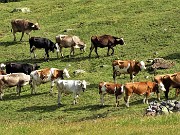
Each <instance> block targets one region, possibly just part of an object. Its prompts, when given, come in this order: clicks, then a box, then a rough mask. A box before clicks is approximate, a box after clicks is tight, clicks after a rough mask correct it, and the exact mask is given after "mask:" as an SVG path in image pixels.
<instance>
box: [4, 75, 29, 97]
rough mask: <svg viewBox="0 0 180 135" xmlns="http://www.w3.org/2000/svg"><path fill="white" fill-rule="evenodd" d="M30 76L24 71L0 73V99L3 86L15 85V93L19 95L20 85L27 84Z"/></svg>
mask: <svg viewBox="0 0 180 135" xmlns="http://www.w3.org/2000/svg"><path fill="white" fill-rule="evenodd" d="M29 81H30V76H29V75H26V74H24V73H12V74H7V75H0V99H2V97H3V95H4V92H3V88H6V87H15V86H16V90H17V94H18V95H19V96H20V93H21V87H23V86H24V85H27V84H29Z"/></svg>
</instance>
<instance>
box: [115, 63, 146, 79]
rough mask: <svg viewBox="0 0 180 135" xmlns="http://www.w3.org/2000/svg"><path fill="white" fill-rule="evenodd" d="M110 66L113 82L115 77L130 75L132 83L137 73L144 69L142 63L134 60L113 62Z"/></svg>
mask: <svg viewBox="0 0 180 135" xmlns="http://www.w3.org/2000/svg"><path fill="white" fill-rule="evenodd" d="M112 66H113V78H114V82H116V76H118V75H119V76H120V75H121V74H130V79H131V81H134V79H133V78H134V77H135V76H136V75H137V74H138V73H139V71H141V70H143V69H146V67H145V63H144V62H143V61H140V62H139V61H135V60H125V61H123V60H114V61H113V62H112Z"/></svg>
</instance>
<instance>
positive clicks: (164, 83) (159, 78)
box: [154, 72, 180, 100]
mask: <svg viewBox="0 0 180 135" xmlns="http://www.w3.org/2000/svg"><path fill="white" fill-rule="evenodd" d="M154 81H155V82H156V83H158V86H159V89H160V90H163V91H164V93H165V98H166V99H167V100H168V98H169V97H168V94H169V89H170V87H172V88H176V96H177V95H178V92H179V89H180V72H177V73H174V74H165V75H156V76H155V77H154Z"/></svg>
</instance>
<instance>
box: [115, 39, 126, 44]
mask: <svg viewBox="0 0 180 135" xmlns="http://www.w3.org/2000/svg"><path fill="white" fill-rule="evenodd" d="M117 43H118V44H120V45H124V44H125V42H124V39H123V38H119V39H117Z"/></svg>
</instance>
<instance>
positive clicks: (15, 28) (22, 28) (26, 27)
mask: <svg viewBox="0 0 180 135" xmlns="http://www.w3.org/2000/svg"><path fill="white" fill-rule="evenodd" d="M11 25H12V30H11V32H13V35H14V41H16V35H15V34H16V32H22V36H21V39H20V41H22V38H23V36H24V33H26V34H27V35H29V38H30V32H31V31H32V30H39V29H40V27H39V25H38V23H33V22H30V21H29V20H24V19H15V20H12V21H11Z"/></svg>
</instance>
